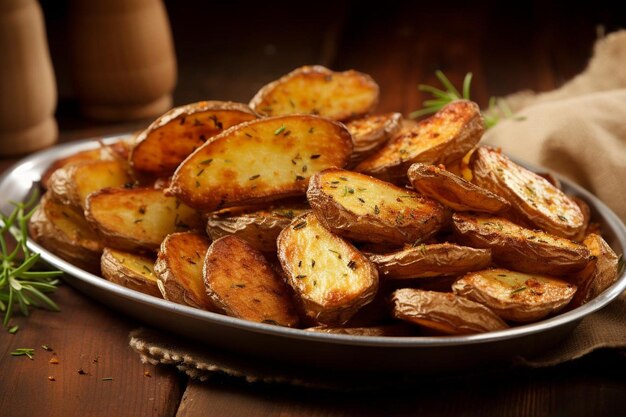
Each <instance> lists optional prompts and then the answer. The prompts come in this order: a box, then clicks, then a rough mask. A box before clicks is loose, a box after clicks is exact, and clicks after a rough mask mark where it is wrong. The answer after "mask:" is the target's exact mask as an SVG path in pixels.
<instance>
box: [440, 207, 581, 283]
mask: <svg viewBox="0 0 626 417" xmlns="http://www.w3.org/2000/svg"><path fill="white" fill-rule="evenodd" d="M452 225H453V227H454V230H455V234H456V236H457V238H458V240H459V241H460V242H462V243H464V244H466V245H469V246H473V247H476V248H484V249H491V253H492V256H493V260H494V262H495V263H497V264H498V265H500V266H503V267H506V268H510V269H514V270H516V271H520V272H528V273H531V274H532V273H536V274H548V275H568V274H572V273H574V272H576V271H580V270H581V269H583V268H584V267H585V265H587V262H589V257H590V256H591V254H590V252H589V249H587V248H586V247H585V246H583V245H580V244H578V243H576V242H573V241H571V240H568V239H564V238H562V237H558V236H554V235H551V234H549V233H546V232H543V231H540V230H530V229H526V228H523V227H521V226H518V225H516V224H515V223H512V222H510V221H508V220H505V219H502V218H499V217H490V216H486V215H478V214H476V215H474V214H466V213H454V215H453V216H452Z"/></svg>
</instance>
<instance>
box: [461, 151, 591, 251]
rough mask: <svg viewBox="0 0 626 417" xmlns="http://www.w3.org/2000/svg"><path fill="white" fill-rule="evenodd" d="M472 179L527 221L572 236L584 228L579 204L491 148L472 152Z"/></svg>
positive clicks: (544, 228) (546, 181) (541, 178)
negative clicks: (509, 204)
mask: <svg viewBox="0 0 626 417" xmlns="http://www.w3.org/2000/svg"><path fill="white" fill-rule="evenodd" d="M472 171H473V173H474V177H473V182H474V183H475V184H477V185H478V186H480V187H483V188H486V189H487V190H489V191H491V192H493V193H495V194H497V195H499V196H500V197H502V198H504V199H505V200H507V201H508V202H509V203H511V205H512V206H513V208H514V209H515V211H516V212H517V213H518V214H519V215H520V216H521V217H523V218H524V219H525V220H527V221H528V222H530V223H531V224H533V225H535V226H537V227H539V228H541V229H543V230H545V231H547V232H548V233H551V234H553V235H557V236H561V237H565V238H568V239H574V238H575V237H576V236H577V235H579V233H580V232H581V231H582V230H584V228H585V223H584V215H583V213H582V211H581V210H580V207H579V206H578V205H577V204H576V203H575V202H574V201H572V199H570V198H569V197H568V196H566V195H565V194H564V193H563V192H562V191H561V190H559V189H558V188H556V187H555V186H554V185H552V184H551V183H550V182H549V181H548V180H546V179H545V178H543V177H541V176H539V175H537V174H535V173H534V172H531V171H529V170H527V169H526V168H524V167H521V166H519V165H517V164H516V163H514V162H513V161H511V160H510V159H509V158H507V157H506V156H505V155H502V154H501V153H500V152H498V151H497V150H495V149H493V148H489V147H484V146H481V147H480V148H478V149H477V150H476V152H474V154H473V155H472Z"/></svg>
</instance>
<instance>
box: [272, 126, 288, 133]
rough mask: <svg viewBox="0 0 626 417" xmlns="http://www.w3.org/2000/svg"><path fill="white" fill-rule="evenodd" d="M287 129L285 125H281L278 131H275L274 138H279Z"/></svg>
mask: <svg viewBox="0 0 626 417" xmlns="http://www.w3.org/2000/svg"><path fill="white" fill-rule="evenodd" d="M285 129H286V127H285V125H280V127H279V128H278V129H276V130H275V131H274V136H278V135H280V134H281V133H283V131H284V130H285Z"/></svg>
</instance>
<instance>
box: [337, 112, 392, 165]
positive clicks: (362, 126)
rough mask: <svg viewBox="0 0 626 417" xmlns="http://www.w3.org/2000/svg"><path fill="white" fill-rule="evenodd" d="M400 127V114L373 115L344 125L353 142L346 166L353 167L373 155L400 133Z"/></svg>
mask: <svg viewBox="0 0 626 417" xmlns="http://www.w3.org/2000/svg"><path fill="white" fill-rule="evenodd" d="M401 126H402V114H401V113H385V114H375V115H372V116H366V117H362V118H360V119H355V120H352V121H351V122H349V123H346V128H348V131H349V132H350V134H351V135H352V140H353V141H354V150H353V151H352V155H350V163H349V164H348V166H350V167H354V166H356V165H357V164H358V163H359V162H361V161H362V160H364V159H365V158H367V157H368V156H370V155H372V154H373V153H375V152H376V151H377V150H378V149H379V148H381V147H382V146H383V145H384V144H385V143H386V142H387V141H388V140H389V139H390V138H391V137H392V136H393V135H395V134H396V133H398V131H400V127H401Z"/></svg>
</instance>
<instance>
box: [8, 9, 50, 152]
mask: <svg viewBox="0 0 626 417" xmlns="http://www.w3.org/2000/svg"><path fill="white" fill-rule="evenodd" d="M0 57H1V58H0V60H1V63H0V156H6V155H18V154H23V153H27V152H32V151H35V150H38V149H41V148H44V147H46V146H49V145H52V144H53V143H55V142H56V139H57V136H58V128H57V123H56V120H55V119H54V109H55V107H56V102H57V91H56V82H55V79H54V72H53V70H52V63H51V61H50V53H49V51H48V42H47V38H46V31H45V26H44V20H43V14H42V12H41V7H40V6H39V3H37V2H36V1H35V0H2V1H0Z"/></svg>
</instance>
